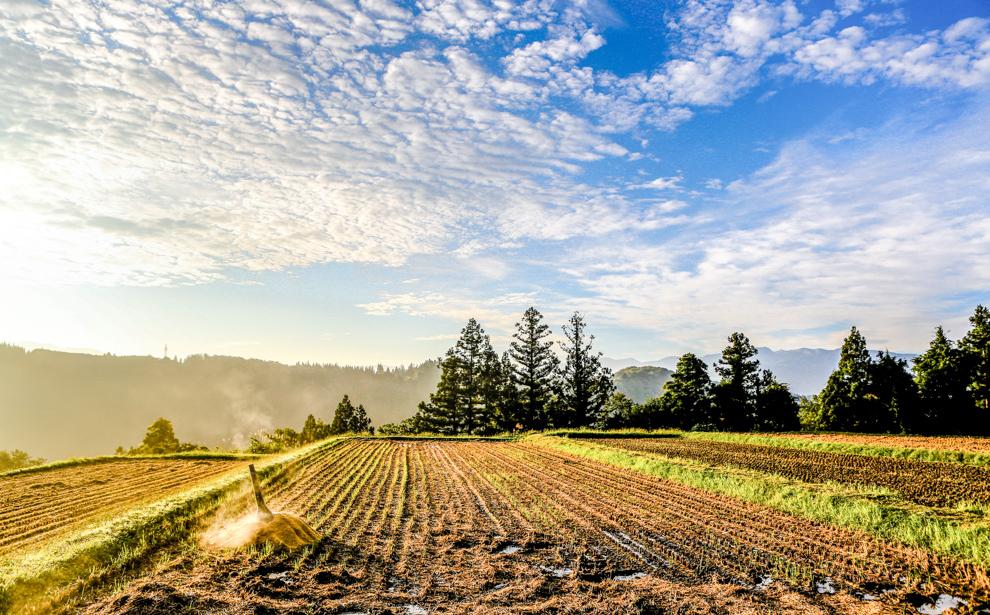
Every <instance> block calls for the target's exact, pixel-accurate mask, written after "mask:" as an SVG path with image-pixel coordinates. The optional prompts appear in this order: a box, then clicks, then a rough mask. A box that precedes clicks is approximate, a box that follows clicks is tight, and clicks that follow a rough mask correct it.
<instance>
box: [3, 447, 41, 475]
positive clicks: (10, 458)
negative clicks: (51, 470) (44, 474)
mask: <svg viewBox="0 0 990 615" xmlns="http://www.w3.org/2000/svg"><path fill="white" fill-rule="evenodd" d="M43 463H45V460H44V459H42V458H40V457H32V456H31V455H29V454H27V453H26V452H24V451H22V450H20V449H17V448H15V449H14V450H12V451H0V472H9V471H10V470H20V469H22V468H30V467H31V466H40V465H41V464H43Z"/></svg>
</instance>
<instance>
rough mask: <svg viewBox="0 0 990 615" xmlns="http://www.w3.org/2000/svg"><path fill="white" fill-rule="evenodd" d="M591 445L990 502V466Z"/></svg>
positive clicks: (758, 449)
mask: <svg viewBox="0 0 990 615" xmlns="http://www.w3.org/2000/svg"><path fill="white" fill-rule="evenodd" d="M590 441H592V442H595V443H597V444H601V445H605V446H611V447H616V448H622V449H626V450H630V451H635V452H642V453H651V454H656V455H662V456H664V457H674V458H680V459H691V460H695V461H702V462H706V463H713V464H719V465H730V466H736V467H740V468H746V469H750V470H757V471H759V472H767V473H772V474H780V475H782V476H786V477H790V478H797V479H800V480H802V481H809V482H825V481H836V482H840V483H850V484H858V485H864V486H877V487H885V488H888V489H891V490H892V491H895V492H896V493H898V494H900V495H901V496H902V497H903V498H904V499H905V500H908V501H911V502H915V503H918V504H924V505H927V506H943V507H945V506H955V505H957V504H960V503H977V504H988V503H990V467H987V466H982V467H978V466H972V465H963V464H958V463H942V462H929V461H913V460H910V459H898V458H891V457H873V456H868V455H849V454H841V453H829V452H820V451H809V450H801V449H793V448H786V447H777V446H761V445H755V444H738V443H734V442H718V441H711V440H695V439H682V438H676V437H671V438H607V439H590Z"/></svg>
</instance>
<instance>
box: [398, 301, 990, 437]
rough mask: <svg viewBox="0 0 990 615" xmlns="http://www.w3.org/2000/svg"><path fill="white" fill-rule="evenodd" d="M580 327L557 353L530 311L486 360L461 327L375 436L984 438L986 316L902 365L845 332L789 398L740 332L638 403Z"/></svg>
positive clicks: (473, 328) (569, 329) (477, 336)
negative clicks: (807, 386)
mask: <svg viewBox="0 0 990 615" xmlns="http://www.w3.org/2000/svg"><path fill="white" fill-rule="evenodd" d="M585 329H586V323H585V321H584V318H583V317H582V316H581V315H580V314H578V313H575V314H574V315H573V316H572V317H571V319H570V321H569V322H568V323H567V324H566V325H565V326H564V327H563V334H564V338H565V340H564V342H562V343H561V344H560V349H559V350H560V353H559V354H560V355H562V356H563V358H564V360H563V361H561V360H560V358H559V356H558V353H557V352H555V351H554V349H553V343H552V342H551V341H549V340H548V339H547V338H549V337H550V335H551V331H550V327H549V326H548V325H547V324H546V323H545V322H544V321H543V316H542V315H541V314H540V312H539V311H537V310H536V309H535V308H530V309H528V310H527V311H526V313H525V314H524V315H523V317H522V319H521V320H520V321H519V322H518V323H516V332H515V333H514V334H513V341H512V343H511V344H510V347H509V350H508V351H506V352H505V353H503V354H502V355H499V354H497V353H496V352H495V351H494V349H493V348H492V346H491V341H490V339H489V337H488V336H487V335H486V334H485V332H484V329H483V328H482V327H481V325H480V324H479V323H478V322H477V321H476V320H474V319H473V318H472V319H471V320H469V321H468V323H467V325H466V326H465V327H464V329H462V331H461V335H460V339H458V341H457V343H456V344H455V345H454V346H453V347H452V348H450V350H448V351H447V353H446V354H445V355H444V357H443V358H441V359H440V361H439V364H440V383H439V384H438V385H437V388H436V390H435V391H434V392H433V393H432V394H431V395H430V400H429V401H428V402H423V403H421V404H420V405H419V408H418V410H417V412H416V414H415V415H414V416H412V417H410V418H408V419H406V420H404V421H402V422H400V423H398V424H389V425H385V426H383V427H382V431H383V432H384V433H412V432H437V433H446V434H490V433H496V432H501V431H515V430H529V429H547V428H574V427H593V428H598V429H616V428H649V429H656V428H662V427H675V428H681V429H694V430H726V431H791V430H797V429H802V428H803V429H808V430H828V431H853V432H857V431H858V432H874V433H931V434H939V433H946V434H950V433H951V434H981V435H983V434H988V433H990V310H987V308H985V307H984V306H982V305H979V306H977V307H976V310H975V311H974V313H973V315H972V317H971V318H970V329H969V331H968V332H967V333H966V334H965V335H964V336H963V337H962V338H961V339H960V340H959V341H958V342H953V341H951V340H949V339H948V338H947V337H946V335H945V332H944V331H943V329H942V327H937V328H936V329H935V335H934V338H933V339H932V341H931V344H930V346H929V348H928V350H927V351H926V352H925V353H924V354H922V355H920V356H918V357H916V358H915V359H914V360H913V363H914V365H913V369H911V367H910V366H909V365H908V363H907V361H905V360H904V359H902V358H899V357H897V356H895V355H893V354H891V353H890V352H887V351H883V352H878V353H875V356H874V354H872V353H870V351H869V350H867V344H866V339H865V337H863V335H862V333H860V332H859V330H858V329H857V328H856V327H855V326H854V327H852V329H851V330H850V332H849V335H848V336H847V337H846V339H845V341H844V342H843V345H842V348H841V350H840V356H839V363H838V366H837V368H836V369H835V371H833V372H832V374H831V375H830V376H829V378H828V381H827V382H826V384H825V387H824V388H823V389H822V391H821V392H820V393H818V394H817V395H814V396H809V397H803V398H799V397H798V396H796V395H794V394H792V393H791V391H790V389H789V387H788V385H787V384H786V383H783V382H780V381H779V380H778V379H777V378H776V377H775V376H774V374H773V373H772V372H771V371H770V370H767V369H761V366H760V362H759V359H758V358H757V355H758V354H759V351H758V350H757V348H755V347H754V346H753V344H752V343H751V342H750V341H749V339H748V338H747V337H746V336H745V335H744V334H743V333H740V332H735V333H732V334H731V335H729V337H728V344H727V346H726V347H725V349H724V350H723V351H722V354H721V357H720V358H719V359H718V361H717V362H716V364H715V365H714V371H715V374H716V378H715V379H713V378H712V377H711V375H710V371H709V365H708V364H707V363H706V362H705V361H703V360H702V359H700V358H698V357H697V356H696V355H694V354H691V353H688V354H685V355H683V356H682V357H680V359H679V360H678V362H677V367H676V369H675V370H674V372H673V374H671V375H670V377H669V379H668V380H667V381H666V383H665V384H664V385H663V388H662V389H661V390H659V391H657V395H656V396H655V397H652V398H650V399H647V400H646V401H644V402H643V403H637V400H634V399H632V398H630V397H629V396H628V395H626V394H624V393H621V392H616V391H615V383H614V381H613V378H612V374H611V372H610V370H608V369H607V368H605V367H603V366H602V361H601V358H602V355H601V353H597V352H595V351H594V350H593V348H592V343H593V341H594V337H593V336H590V335H588V334H587V333H586V331H585Z"/></svg>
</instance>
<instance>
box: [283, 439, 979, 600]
mask: <svg viewBox="0 0 990 615" xmlns="http://www.w3.org/2000/svg"><path fill="white" fill-rule="evenodd" d="M282 479H287V480H281V479H280V478H279V477H275V479H274V480H273V491H272V498H271V499H272V502H273V506H274V507H276V508H281V509H284V510H293V511H295V512H299V513H301V514H304V515H305V516H306V517H307V518H309V519H310V520H311V521H313V522H314V523H315V524H316V525H317V526H318V529H319V530H320V531H321V532H323V533H324V534H326V535H327V537H328V538H329V539H330V541H331V543H332V544H339V545H341V547H342V548H347V549H352V553H353V554H354V555H353V557H354V558H356V559H355V561H360V562H362V563H361V565H362V566H365V567H367V568H368V574H369V575H371V576H372V577H374V578H376V579H378V583H380V584H381V586H383V587H384V586H387V585H389V584H390V583H395V580H396V579H397V578H406V577H415V576H417V575H419V576H421V575H422V573H423V571H424V570H431V569H436V568H437V561H438V560H449V559H450V558H454V560H452V561H455V562H461V563H463V561H462V559H463V558H464V557H472V556H470V555H468V554H467V553H466V552H461V551H459V550H458V545H461V546H463V545H470V544H480V543H487V544H490V545H496V544H501V543H503V542H505V543H516V544H520V545H525V544H530V543H534V542H543V543H547V544H549V545H553V546H555V547H556V548H557V551H556V552H557V553H558V557H560V555H559V554H560V553H561V552H563V551H567V552H568V553H571V555H574V553H578V560H577V561H576V562H570V561H569V562H568V563H567V564H566V566H565V568H566V569H568V570H577V571H578V574H584V575H586V576H587V575H590V576H595V574H598V573H596V572H595V571H596V570H598V571H599V572H600V571H601V570H603V569H608V570H613V571H614V570H639V571H643V572H649V573H651V574H652V575H654V576H655V577H659V578H663V579H666V580H670V581H674V582H679V583H691V584H697V583H702V582H706V581H708V580H710V579H712V578H713V577H714V578H717V579H720V580H722V581H724V582H731V583H736V584H743V585H746V584H750V583H753V582H754V581H755V580H757V579H759V578H760V577H761V576H763V575H767V574H769V575H771V576H773V577H775V578H781V577H787V578H789V579H790V580H791V581H792V582H794V583H797V584H799V585H809V584H810V583H811V581H813V580H821V579H824V578H826V577H828V578H830V579H832V582H834V583H836V584H838V585H841V586H844V587H845V588H847V589H849V590H856V589H862V588H876V587H889V588H898V589H902V590H906V589H923V590H927V591H935V590H938V591H946V592H949V593H955V594H956V595H960V594H964V595H967V596H971V597H977V598H985V597H986V596H987V594H988V591H990V583H988V581H987V577H986V574H985V571H984V570H983V569H979V568H975V567H973V566H969V565H965V564H961V563H958V562H956V561H954V560H951V559H949V558H943V557H941V556H936V555H933V554H931V553H928V552H926V551H923V550H920V549H914V548H908V547H903V546H898V545H893V544H889V543H885V542H883V541H881V540H878V539H874V538H871V537H869V536H866V535H864V534H860V533H856V532H851V531H847V530H842V529H838V528H835V527H831V526H828V525H824V524H818V523H814V522H811V521H806V520H802V519H797V518H795V517H792V516H790V515H787V514H785V513H780V512H777V511H773V510H770V509H767V508H764V507H760V506H756V505H752V504H747V503H743V502H739V501H736V500H734V499H732V498H727V497H721V496H716V495H712V494H708V493H705V492H702V491H699V490H696V489H692V488H689V487H684V486H681V485H677V484H674V483H671V482H668V481H663V480H658V479H654V478H650V477H648V476H645V475H640V474H638V473H635V472H630V471H625V470H621V469H617V468H614V467H610V466H607V465H604V464H599V463H597V462H592V461H588V460H581V459H578V458H575V457H572V456H570V455H567V454H563V453H559V452H556V451H550V450H547V449H545V448H542V447H539V446H535V445H530V444H525V443H518V444H510V443H483V442H442V443H441V442H387V441H370V440H368V441H354V442H351V443H347V444H345V445H342V446H339V447H336V448H335V449H332V450H331V451H329V452H328V453H327V454H326V455H324V456H323V457H322V458H321V459H319V460H316V461H314V462H313V463H312V464H311V465H309V466H307V467H301V468H299V469H297V470H296V472H295V474H294V475H292V476H291V479H289V474H287V475H286V476H284V477H282ZM280 480H281V482H279V481H280ZM575 549H577V551H575ZM457 557H461V558H462V559H457ZM568 557H570V556H568ZM451 566H453V564H451ZM455 567H456V566H455ZM448 576H450V577H452V578H448V579H446V580H445V581H444V583H453V584H454V585H455V586H456V585H457V583H458V582H460V583H462V584H464V583H470V582H471V581H470V579H466V578H465V577H464V575H458V574H455V573H454V572H448ZM458 579H459V580H458ZM409 582H410V583H412V581H409ZM417 582H419V583H421V582H422V581H421V579H420V580H419V581H417Z"/></svg>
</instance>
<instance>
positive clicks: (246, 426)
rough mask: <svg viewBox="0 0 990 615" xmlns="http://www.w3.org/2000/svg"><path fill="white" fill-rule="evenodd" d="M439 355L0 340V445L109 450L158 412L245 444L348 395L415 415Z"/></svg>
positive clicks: (180, 431)
mask: <svg viewBox="0 0 990 615" xmlns="http://www.w3.org/2000/svg"><path fill="white" fill-rule="evenodd" d="M438 378H439V371H438V369H437V366H436V364H435V362H433V361H427V362H425V363H423V364H421V365H417V366H410V367H406V368H382V367H377V368H375V367H370V368H362V367H340V366H337V365H305V364H304V365H292V366H289V365H284V364H281V363H275V362H271V361H259V360H254V359H242V358H236V357H221V356H201V355H200V356H191V357H188V358H186V359H184V360H181V361H176V360H172V359H159V358H153V357H118V356H112V355H103V356H98V355H87V354H75V353H65V352H54V351H48V350H34V351H30V352H26V351H25V350H24V349H22V348H18V347H16V346H9V345H0V408H2V409H3V419H4V421H3V428H2V429H0V450H5V449H15V448H16V449H22V450H25V451H28V452H30V453H31V454H32V455H37V456H41V457H45V458H47V459H58V458H62V457H66V456H76V455H96V454H111V453H113V452H114V449H115V448H116V447H117V446H119V445H124V446H125V447H130V446H134V445H136V444H138V443H139V442H140V440H141V437H142V435H143V434H144V432H145V429H146V428H147V427H148V425H149V424H151V423H152V422H153V421H154V420H155V419H156V418H158V417H160V416H161V417H167V418H169V419H170V420H171V421H172V423H173V424H174V425H175V432H176V435H177V436H178V438H179V439H180V440H182V441H187V442H195V443H198V444H205V445H207V446H218V445H225V446H236V447H241V446H245V445H246V444H247V443H248V440H249V437H250V436H251V435H252V434H254V433H256V432H258V431H268V430H271V429H273V428H275V427H280V426H284V425H301V424H302V423H303V421H304V420H305V418H306V416H307V415H308V414H314V415H315V416H317V417H319V418H321V419H323V420H325V421H330V420H331V419H332V417H333V410H334V408H335V407H336V406H337V403H338V402H339V401H340V399H341V397H342V396H343V395H345V394H347V395H350V398H351V399H353V400H354V402H355V403H360V404H363V405H364V407H365V408H366V409H367V411H368V414H369V415H370V417H371V419H372V421H373V423H374V424H375V425H380V424H381V423H385V422H390V421H396V420H399V419H402V418H404V417H406V416H409V415H410V414H412V413H413V412H414V411H415V409H416V405H417V404H418V403H419V402H420V401H422V400H424V399H427V398H428V397H429V393H430V391H432V390H433V388H434V387H435V386H436V383H437V379H438Z"/></svg>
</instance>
